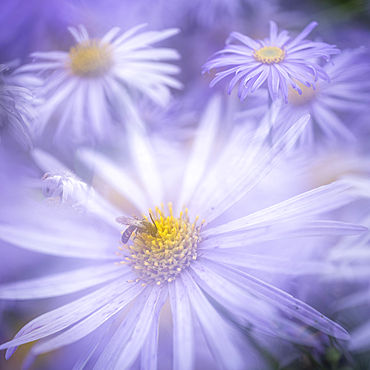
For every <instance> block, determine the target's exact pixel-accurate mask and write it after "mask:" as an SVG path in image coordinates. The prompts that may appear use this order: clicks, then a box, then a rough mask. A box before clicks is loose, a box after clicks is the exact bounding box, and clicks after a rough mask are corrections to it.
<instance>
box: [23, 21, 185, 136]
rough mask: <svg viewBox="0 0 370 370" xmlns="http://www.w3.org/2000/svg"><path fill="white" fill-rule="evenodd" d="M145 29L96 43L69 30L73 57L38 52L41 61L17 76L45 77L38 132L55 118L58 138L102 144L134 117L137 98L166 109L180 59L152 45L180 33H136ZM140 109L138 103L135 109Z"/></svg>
mask: <svg viewBox="0 0 370 370" xmlns="http://www.w3.org/2000/svg"><path fill="white" fill-rule="evenodd" d="M144 26H145V25H139V26H136V27H133V28H131V29H129V30H128V31H126V32H125V33H123V34H122V35H121V36H119V37H117V34H118V32H119V30H120V29H119V28H118V27H115V28H112V29H111V30H110V31H109V32H107V33H106V34H105V35H104V36H103V37H102V38H101V39H91V38H90V37H89V35H88V33H87V31H86V29H85V28H84V27H83V26H80V27H79V28H78V29H75V28H70V29H69V30H70V32H71V33H72V35H73V37H74V38H75V40H76V45H75V46H73V47H71V48H70V50H69V52H64V51H52V52H35V53H32V54H31V56H32V57H33V58H35V59H37V61H36V62H35V63H32V64H28V65H24V66H22V67H20V68H19V69H18V70H17V71H16V73H25V72H27V73H34V72H40V73H41V74H42V75H43V76H45V80H44V83H43V84H42V86H41V87H40V88H39V89H37V90H36V92H35V93H36V95H37V97H39V98H40V99H43V100H44V105H43V107H42V108H41V111H40V116H39V119H38V121H39V133H41V132H42V131H43V130H44V129H45V126H46V125H47V124H48V122H49V121H51V119H52V118H53V119H57V122H58V123H57V129H56V132H55V137H56V138H57V139H58V138H60V136H61V135H62V136H63V135H66V133H70V134H72V136H70V137H69V140H74V141H76V142H77V143H81V142H86V141H90V142H91V141H92V142H95V141H101V140H104V139H106V138H108V137H109V136H110V134H111V130H112V123H113V122H114V120H117V119H118V120H123V119H124V118H127V115H128V116H130V111H131V110H132V109H133V107H135V99H136V98H137V96H145V97H148V98H149V99H151V100H152V101H153V102H155V103H156V104H159V105H162V106H165V105H166V104H167V103H168V101H169V99H170V95H171V94H170V88H176V89H180V88H181V87H182V85H181V83H180V82H179V81H177V80H176V79H175V78H173V77H172V76H171V75H172V74H177V73H179V68H178V67H177V66H175V65H172V64H168V63H164V62H162V60H174V59H178V58H179V54H178V53H177V52H176V51H175V50H173V49H168V48H157V49H155V48H153V47H152V46H151V45H152V44H154V43H157V42H160V41H162V40H164V39H167V38H168V37H171V36H173V35H175V34H177V33H178V29H168V30H164V31H148V32H143V33H141V34H137V33H138V31H139V30H141V29H142V28H143V27H144ZM136 105H137V104H136Z"/></svg>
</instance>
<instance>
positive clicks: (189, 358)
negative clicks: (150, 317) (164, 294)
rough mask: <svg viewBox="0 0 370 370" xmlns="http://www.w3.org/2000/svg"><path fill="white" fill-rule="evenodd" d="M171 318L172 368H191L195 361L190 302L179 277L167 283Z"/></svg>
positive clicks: (186, 369)
mask: <svg viewBox="0 0 370 370" xmlns="http://www.w3.org/2000/svg"><path fill="white" fill-rule="evenodd" d="M168 289H169V293H170V300H171V312H172V319H173V369H174V370H192V369H194V363H195V358H194V356H195V347H194V332H193V323H192V317H191V310H190V303H189V299H188V296H187V293H186V290H185V288H184V284H183V282H182V280H181V279H176V280H175V281H174V282H173V283H171V284H168Z"/></svg>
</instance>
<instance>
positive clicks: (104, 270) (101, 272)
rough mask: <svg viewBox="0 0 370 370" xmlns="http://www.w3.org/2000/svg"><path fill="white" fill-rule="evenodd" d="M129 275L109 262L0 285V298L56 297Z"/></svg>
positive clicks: (120, 267) (125, 277) (128, 272)
mask: <svg viewBox="0 0 370 370" xmlns="http://www.w3.org/2000/svg"><path fill="white" fill-rule="evenodd" d="M131 274H132V272H131V271H130V270H126V269H125V268H123V267H122V266H116V265H115V264H114V263H113V262H110V263H108V264H106V265H97V266H91V267H86V268H82V269H79V270H74V271H68V272H64V273H61V274H55V275H49V276H45V277H42V278H37V279H29V280H25V281H20V282H16V283H11V284H4V285H0V298H2V299H38V298H47V297H57V296H61V295H65V294H70V293H73V292H78V291H80V290H83V289H86V288H90V287H92V286H95V285H98V284H101V283H104V282H107V281H109V280H112V279H114V278H119V279H122V280H125V279H129V276H130V275H131ZM126 275H127V276H126Z"/></svg>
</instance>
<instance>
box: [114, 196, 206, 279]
mask: <svg viewBox="0 0 370 370" xmlns="http://www.w3.org/2000/svg"><path fill="white" fill-rule="evenodd" d="M168 211H169V215H167V216H166V215H165V211H164V208H163V204H162V207H161V209H160V208H158V207H156V208H155V214H154V213H153V212H152V210H151V209H149V214H150V216H151V217H150V218H149V217H144V219H143V220H140V221H139V222H141V225H142V227H139V228H137V229H136V232H133V233H132V234H131V239H133V245H131V246H127V245H125V246H123V247H119V249H120V250H121V251H124V252H125V254H124V255H123V257H124V259H125V260H124V261H122V262H120V263H121V264H129V265H130V266H131V267H132V269H133V270H134V271H135V272H136V273H137V275H138V278H137V279H135V280H130V281H129V282H134V281H135V282H139V281H140V282H142V283H143V284H142V286H145V285H147V284H152V285H153V284H157V285H161V284H163V283H164V282H166V281H167V282H169V283H170V282H172V281H174V280H175V279H176V277H177V276H178V275H179V274H180V273H181V271H183V270H184V269H186V268H188V267H189V265H190V263H191V262H192V261H194V260H196V259H197V249H198V244H199V243H200V241H201V238H200V236H199V233H200V229H201V227H202V225H203V224H204V222H205V221H204V220H203V221H202V222H201V223H200V225H199V226H197V222H198V220H199V216H197V217H196V218H195V221H194V222H193V223H190V221H189V217H188V209H187V208H186V209H185V211H184V212H180V217H178V218H177V217H174V216H173V214H172V204H171V203H169V204H168ZM151 218H152V219H153V221H154V223H153V221H150V220H151ZM150 222H151V223H150ZM127 252H129V255H128V256H127ZM118 254H119V255H121V254H120V253H118Z"/></svg>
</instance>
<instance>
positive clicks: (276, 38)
mask: <svg viewBox="0 0 370 370" xmlns="http://www.w3.org/2000/svg"><path fill="white" fill-rule="evenodd" d="M316 26H317V23H316V22H311V23H310V24H309V25H308V26H307V27H306V28H305V29H304V30H303V31H302V32H301V33H300V34H299V35H297V36H296V37H295V38H294V39H293V40H292V39H291V38H290V37H289V36H288V31H286V30H283V31H281V32H279V33H278V29H277V25H276V23H275V22H272V21H271V22H270V36H269V37H268V38H266V39H264V40H257V41H256V40H252V39H251V38H249V37H248V36H245V35H242V34H241V33H239V32H232V33H231V34H230V36H229V38H228V39H227V40H226V44H227V45H226V46H225V48H224V49H222V50H221V51H218V52H217V53H215V54H214V55H213V58H211V59H210V60H209V61H208V62H207V63H206V64H205V65H204V66H203V72H210V70H212V69H215V68H216V69H219V68H222V69H224V71H222V72H218V73H217V74H216V77H215V78H214V79H213V80H212V82H211V85H210V86H211V87H212V86H214V85H215V84H216V83H217V82H219V81H220V80H222V79H223V78H225V77H227V76H230V75H231V76H233V77H232V79H231V81H230V83H229V88H228V93H229V94H231V91H232V89H233V88H234V86H235V85H236V84H237V83H239V89H238V96H239V98H240V99H241V100H244V99H245V98H246V97H247V95H248V93H253V92H254V91H256V90H257V89H258V88H259V87H261V85H262V84H263V83H264V82H265V81H267V87H268V89H269V93H270V96H271V98H272V99H273V100H276V99H277V98H278V97H279V96H280V95H279V92H280V93H281V95H282V96H283V98H284V100H285V102H287V99H288V85H290V86H292V88H293V89H295V90H297V91H298V93H299V94H302V90H301V87H300V86H299V83H301V84H303V85H305V86H307V87H310V86H312V88H313V89H316V82H317V80H318V79H322V80H324V81H329V76H328V74H327V73H326V72H325V70H324V69H323V68H322V67H321V66H320V65H319V64H317V63H316V62H315V61H314V59H315V58H324V59H325V60H327V61H328V60H329V59H330V55H331V54H337V53H339V50H338V49H337V48H336V47H335V46H334V45H329V44H326V43H324V42H314V41H308V40H305V38H306V36H308V34H309V33H310V32H311V31H312V30H313V29H314V28H315V27H316ZM234 40H236V41H239V42H241V45H235V44H232V43H231V42H232V41H234Z"/></svg>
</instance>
